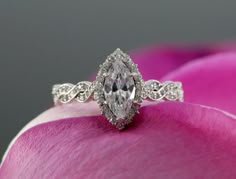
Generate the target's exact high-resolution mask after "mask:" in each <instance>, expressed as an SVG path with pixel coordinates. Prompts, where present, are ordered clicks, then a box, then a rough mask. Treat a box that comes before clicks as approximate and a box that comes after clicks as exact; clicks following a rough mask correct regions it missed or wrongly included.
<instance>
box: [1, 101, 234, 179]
mask: <svg viewBox="0 0 236 179" xmlns="http://www.w3.org/2000/svg"><path fill="white" fill-rule="evenodd" d="M235 158H236V121H235V118H234V117H232V116H228V115H226V114H224V113H223V112H221V111H218V110H215V109H210V108H205V107H201V106H198V105H191V104H186V103H174V102H166V103H161V104H158V105H153V106H147V107H143V108H142V109H141V113H140V115H138V116H136V118H135V122H134V123H133V126H131V127H130V128H129V129H128V130H125V131H122V132H119V131H118V130H117V129H115V128H113V127H112V126H110V124H109V123H108V122H107V121H106V119H104V118H103V117H100V116H99V117H80V118H70V119H64V120H59V121H54V122H49V123H45V124H41V125H38V126H36V127H33V128H31V129H29V130H27V131H26V132H25V133H24V134H22V135H21V136H20V137H19V138H18V140H17V141H16V142H15V144H14V145H13V146H12V148H11V150H10V151H9V153H8V155H7V157H6V159H5V161H4V163H3V164H2V166H1V168H0V178H1V179H2V178H24V179H28V178H30V179H31V178H91V179H94V178H116V179H118V178H122V179H126V178H147V179H149V178H175V179H193V178H201V179H212V178H214V179H226V178H227V179H235V178H236V170H235V166H236V160H235Z"/></svg>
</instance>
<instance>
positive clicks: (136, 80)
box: [52, 49, 183, 129]
mask: <svg viewBox="0 0 236 179" xmlns="http://www.w3.org/2000/svg"><path fill="white" fill-rule="evenodd" d="M52 95H53V98H54V102H55V104H60V103H62V104H64V103H70V102H71V101H77V102H88V101H90V100H95V101H97V103H98V104H99V106H100V108H101V111H102V113H103V114H104V115H105V116H106V118H107V119H108V120H109V122H111V123H112V124H113V125H115V126H116V127H117V128H118V129H123V128H124V127H125V126H126V125H127V124H129V123H130V122H131V121H132V118H133V116H134V115H135V114H136V113H137V112H138V109H139V107H140V104H141V103H142V101H143V100H153V101H161V100H170V101H183V88H182V83H181V82H172V81H166V82H163V83H161V82H159V81H157V80H148V81H143V80H142V76H141V74H140V72H139V70H138V68H137V65H136V64H134V62H133V61H132V60H131V58H130V57H129V56H128V55H127V54H125V53H124V52H122V51H121V50H120V49H117V50H115V51H114V52H113V53H112V54H111V55H109V56H108V57H107V59H106V60H105V62H104V63H103V64H102V65H100V70H99V72H98V75H97V77H96V80H95V81H93V82H89V81H82V82H79V83H77V84H71V83H64V84H56V85H54V86H53V89H52Z"/></svg>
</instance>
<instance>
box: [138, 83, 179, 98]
mask: <svg viewBox="0 0 236 179" xmlns="http://www.w3.org/2000/svg"><path fill="white" fill-rule="evenodd" d="M143 91H144V92H143V95H142V97H143V99H147V98H149V99H151V100H154V101H158V100H162V99H166V100H170V101H177V100H178V101H183V89H182V83H181V82H172V81H166V82H164V83H160V82H159V81H157V80H149V81H146V82H145V85H144V90H143Z"/></svg>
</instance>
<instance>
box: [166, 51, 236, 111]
mask: <svg viewBox="0 0 236 179" xmlns="http://www.w3.org/2000/svg"><path fill="white" fill-rule="evenodd" d="M235 79H236V53H232V52H231V53H221V54H216V55H212V56H209V57H205V58H202V59H199V60H197V61H192V62H190V63H188V64H187V65H184V66H183V67H181V68H180V69H179V70H176V71H174V72H172V73H171V74H169V75H167V76H165V77H163V79H162V81H164V80H179V81H182V83H183V87H184V91H185V93H184V97H185V101H187V102H192V103H198V104H202V105H207V106H212V107H217V108H219V109H223V110H225V111H228V112H231V113H233V114H236V95H235V94H236V93H235V92H236V81H235Z"/></svg>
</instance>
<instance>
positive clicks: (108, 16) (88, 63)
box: [0, 0, 236, 156]
mask: <svg viewBox="0 0 236 179" xmlns="http://www.w3.org/2000/svg"><path fill="white" fill-rule="evenodd" d="M235 7H236V1H235V0H176V1H174V0H149V1H148V0H145V1H144V0H142V1H141V0H116V1H113V0H93V1H89V0H87V1H85V0H84V1H80V0H73V1H72V0H70V1H69V0H38V1H32V0H1V1H0V82H1V88H0V94H1V95H0V111H1V116H0V117H1V118H0V156H1V155H2V154H3V152H4V150H5V149H6V147H7V144H8V143H9V142H10V140H11V139H12V138H13V136H15V135H16V134H17V132H18V131H19V130H20V129H21V128H22V127H23V126H24V125H25V124H26V123H27V122H28V121H30V120H31V119H32V118H34V117H35V116H36V115H38V114H39V113H41V112H42V111H44V110H45V109H47V108H48V107H49V106H51V105H52V100H51V96H50V90H51V85H52V84H54V83H57V82H67V81H71V82H77V81H80V80H83V79H86V77H87V76H88V75H90V74H91V73H92V72H94V71H96V70H97V69H98V68H97V67H98V65H99V64H100V63H101V62H103V60H104V57H105V56H106V55H107V54H109V53H110V52H112V51H113V50H114V49H115V48H117V47H120V48H122V49H124V50H128V49H133V48H136V47H141V46H144V45H145V44H150V43H155V42H159V43H161V42H166V41H169V42H188V43H190V42H191V43H196V42H205V41H218V40H225V39H233V38H234V37H235V35H236V20H235V18H236V12H235Z"/></svg>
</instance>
